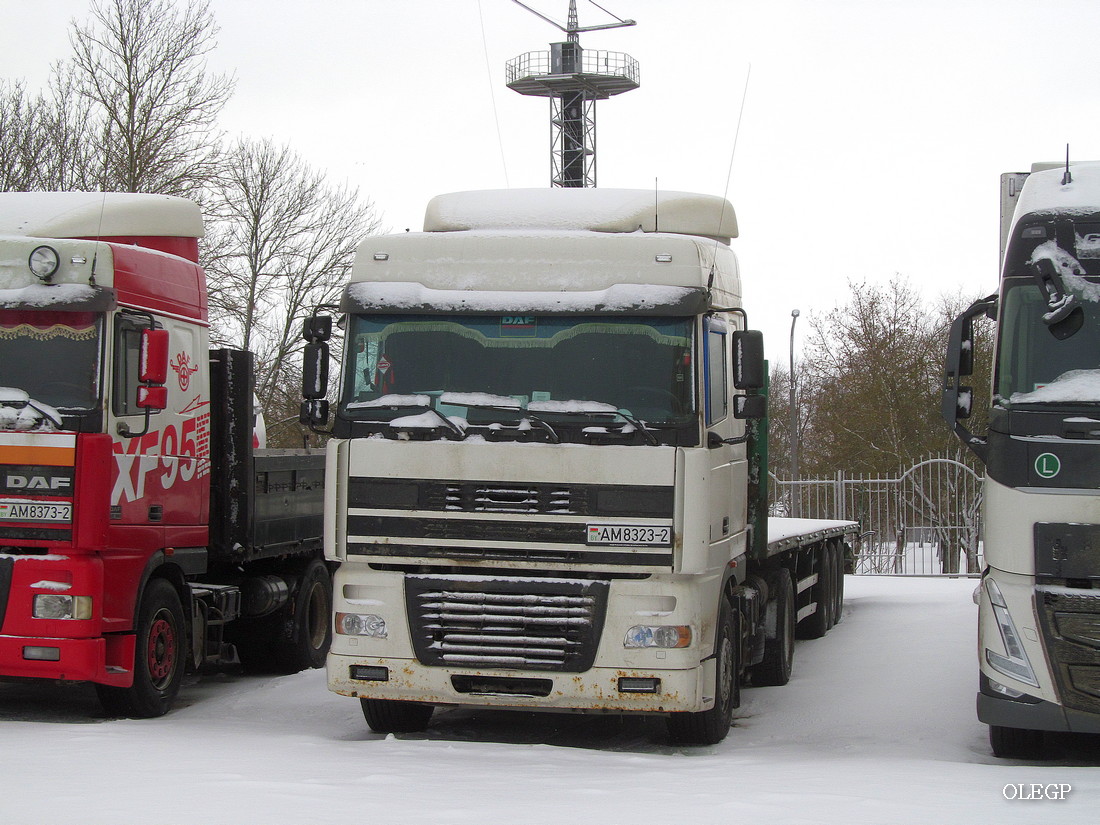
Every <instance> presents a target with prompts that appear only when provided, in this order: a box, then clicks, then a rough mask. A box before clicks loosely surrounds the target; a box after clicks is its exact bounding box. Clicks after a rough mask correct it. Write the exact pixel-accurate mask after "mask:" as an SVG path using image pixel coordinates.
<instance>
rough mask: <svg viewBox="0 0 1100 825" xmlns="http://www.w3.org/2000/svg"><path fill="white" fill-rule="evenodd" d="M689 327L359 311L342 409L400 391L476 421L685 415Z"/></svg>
mask: <svg viewBox="0 0 1100 825" xmlns="http://www.w3.org/2000/svg"><path fill="white" fill-rule="evenodd" d="M692 328H693V325H692V319H690V318H649V317H624V316H551V315H522V316H520V315H504V316H501V315H497V316H446V315H432V316H429V315H368V316H354V317H352V318H351V320H350V325H349V329H348V337H347V348H348V354H347V357H346V359H345V363H346V373H345V376H344V385H343V386H344V389H343V399H342V401H343V404H342V408H343V412H344V413H345V414H346V415H348V416H349V417H352V418H361V419H370V418H372V417H374V416H375V413H374V411H376V410H378V409H380V408H381V407H384V406H395V405H400V403H401V400H402V399H403V398H404V399H406V400H407V401H406V403H407V406H409V407H410V408H414V409H415V408H423V407H424V406H431V407H432V408H433V409H434V410H437V411H439V412H442V413H444V414H445V415H447V416H455V417H458V418H461V419H464V420H465V421H467V422H468V423H470V424H474V423H475V422H476V421H479V420H483V421H491V420H494V419H496V420H500V419H501V418H502V416H503V417H508V416H509V415H510V417H512V418H516V417H518V416H521V415H522V414H525V413H527V412H530V413H531V417H532V418H537V419H547V418H550V419H554V420H553V421H552V422H551V423H550V426H551V427H553V428H559V425H560V422H561V420H562V417H569V416H574V417H584V416H596V417H601V416H602V417H604V418H607V419H608V423H615V422H617V424H618V425H622V424H623V422H624V420H630V419H633V420H637V421H639V422H645V423H646V424H648V425H657V426H659V425H666V424H671V425H675V424H685V423H688V422H691V421H693V420H694V389H693V379H692V361H691V344H692V340H691V335H692ZM509 410H511V413H509V412H508V411H509ZM619 413H622V414H625V416H626V419H624V416H623V415H621V414H619ZM430 420H431V419H430V418H429V419H428V421H429V422H430ZM589 423H591V422H589Z"/></svg>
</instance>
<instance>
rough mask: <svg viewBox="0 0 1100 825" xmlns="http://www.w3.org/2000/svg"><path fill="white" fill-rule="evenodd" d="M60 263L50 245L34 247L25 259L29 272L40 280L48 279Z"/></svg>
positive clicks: (58, 257) (55, 251)
mask: <svg viewBox="0 0 1100 825" xmlns="http://www.w3.org/2000/svg"><path fill="white" fill-rule="evenodd" d="M60 265H61V258H60V256H59V255H58V254H57V250H56V249H54V248H53V247H52V246H39V247H36V248H35V249H34V251H32V252H31V256H30V257H29V258H28V259H27V266H29V267H30V268H31V272H32V273H33V274H34V276H35V277H36V278H38V279H39V280H42V281H48V280H50V278H52V277H53V275H54V273H55V272H57V267H58V266H60Z"/></svg>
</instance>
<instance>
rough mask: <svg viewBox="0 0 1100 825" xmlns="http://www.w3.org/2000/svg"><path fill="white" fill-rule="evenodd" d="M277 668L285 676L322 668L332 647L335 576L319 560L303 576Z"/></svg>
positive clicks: (289, 614) (279, 648)
mask: <svg viewBox="0 0 1100 825" xmlns="http://www.w3.org/2000/svg"><path fill="white" fill-rule="evenodd" d="M283 619H284V621H283V633H282V637H281V638H280V639H279V640H278V641H277V642H276V644H275V649H274V655H275V665H276V667H277V668H278V669H279V670H281V671H282V672H284V673H297V672H298V671H300V670H307V669H309V668H315V667H323V666H324V664H325V656H327V655H328V649H329V645H330V644H331V643H332V576H331V575H330V574H329V572H328V568H327V567H325V563H324V562H323V561H321V560H320V559H314V560H313V561H311V562H310V563H309V565H308V566H307V567H306V569H305V571H304V572H303V573H302V577H301V579H300V580H299V582H298V592H297V596H295V598H294V601H293V607H292V609H291V610H288V611H287V614H286V615H285V616H284V617H283Z"/></svg>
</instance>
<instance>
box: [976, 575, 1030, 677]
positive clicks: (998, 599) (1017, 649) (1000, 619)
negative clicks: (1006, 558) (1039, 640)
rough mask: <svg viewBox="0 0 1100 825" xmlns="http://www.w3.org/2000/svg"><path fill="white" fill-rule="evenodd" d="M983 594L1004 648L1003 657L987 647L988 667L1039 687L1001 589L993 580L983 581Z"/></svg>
mask: <svg viewBox="0 0 1100 825" xmlns="http://www.w3.org/2000/svg"><path fill="white" fill-rule="evenodd" d="M985 592H986V594H987V595H988V596H989V603H990V604H991V605H992V606H993V617H994V619H996V621H997V627H998V629H999V630H1000V631H1001V641H1002V642H1003V643H1004V646H1005V653H1007V654H1008V655H1007V656H1006V655H1003V654H1001V653H997V652H996V651H994V650H990V649H989V648H988V647H987V648H986V649H985V660H986V661H987V662H989V666H990V667H992V668H993V669H994V670H996V671H998V672H999V673H1003V674H1004V675H1005V676H1011V677H1012V678H1013V679H1018V680H1019V681H1021V682H1026V683H1027V684H1029V685H1032V686H1034V687H1039V682H1038V680H1037V679H1036V678H1035V671H1034V670H1033V669H1032V667H1031V662H1030V661H1029V660H1028V658H1027V653H1025V652H1024V645H1023V643H1022V642H1021V641H1020V634H1019V633H1018V632H1017V631H1016V624H1015V623H1014V622H1013V621H1012V616H1011V615H1010V614H1009V612H1008V603H1007V602H1005V597H1004V596H1003V595H1001V589H1000V588H999V587H997V583H996V582H995V581H993V579H990V578H987V579H986V580H985Z"/></svg>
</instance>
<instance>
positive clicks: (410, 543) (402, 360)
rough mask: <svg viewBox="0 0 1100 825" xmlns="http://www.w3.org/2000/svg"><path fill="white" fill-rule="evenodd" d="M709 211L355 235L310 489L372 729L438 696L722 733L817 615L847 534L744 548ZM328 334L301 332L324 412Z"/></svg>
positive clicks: (314, 404)
mask: <svg viewBox="0 0 1100 825" xmlns="http://www.w3.org/2000/svg"><path fill="white" fill-rule="evenodd" d="M736 235H737V227H736V221H735V217H734V212H733V208H732V206H731V205H730V204H729V202H728V201H727V200H726V199H724V198H716V197H708V196H702V195H690V194H684V193H660V194H659V195H655V194H654V192H651V191H631V190H597V189H548V190H507V191H494V192H466V193H457V194H451V195H444V196H440V197H437V198H436V199H434V200H433V201H432V202H431V203H430V205H429V206H428V209H427V213H426V219H425V227H424V231H423V232H420V233H407V234H400V235H391V236H386V237H374V238H370V239H368V240H367V241H365V242H364V243H363V244H362V245H361V246H360V248H359V250H358V255H357V258H356V261H355V265H354V269H353V273H352V278H351V283H350V284H349V285H348V286H347V288H346V290H345V292H344V295H343V299H342V306H341V308H340V309H341V312H342V313H343V322H342V323H344V324H345V325H346V326H345V340H344V356H343V366H342V372H341V379H340V390H339V400H338V403H337V404H336V405H335V411H334V412H335V415H334V424H333V434H334V438H333V439H332V440H331V441H330V442H329V447H328V458H327V478H326V483H327V485H328V486H327V487H326V528H325V529H326V534H325V543H326V553H327V556H328V558H330V559H331V560H333V561H338V562H339V564H340V566H339V570H338V573H337V576H336V580H335V601H334V607H335V611H336V612H335V619H334V621H335V634H334V642H333V645H332V648H331V654H330V655H329V657H328V664H327V668H328V683H329V687H330V689H331V690H333V691H335V692H337V693H340V694H344V695H347V696H352V697H357V698H359V699H360V700H361V702H362V706H363V711H364V715H365V717H366V720H367V722H368V724H369V725H370V727H371V728H372V729H373V730H375V731H411V730H420V729H423V728H425V727H426V726H427V725H428V723H429V720H430V718H431V715H432V712H433V708H434V707H437V706H456V705H467V706H482V707H500V708H528V709H530V708H537V709H547V710H556V711H598V712H638V713H649V714H664V715H666V716H667V717H668V723H669V730H670V733H671V735H672V738H673V739H674V740H675V741H679V742H685V743H714V742H717V741H720V740H721V739H722V738H724V737H725V735H726V734H727V732H728V730H729V728H730V724H731V719H732V716H733V711H734V708H735V707H736V706H737V704H738V697H739V693H738V690H739V686H740V685H741V684H742V682H743V681H746V680H751V682H752V683H753V684H783V683H785V682H786V681H787V679H788V678H789V676H790V669H791V663H792V655H793V639H794V636H795V632H796V627H797V629H798V630H799V631H801V634H802V635H806V636H811V637H816V636H821V635H823V634H824V633H825V632H826V631H827V630H828V629H829V627H830V626H831V625H832V624H833V623H834V622H835V621H836V620H837V619H839V617H840V607H841V601H842V585H843V563H844V560H843V554H844V549H845V541H844V537H845V536H846V535H849V534H852V533H854V532H855V531H856V529H857V525H856V524H854V523H851V522H816V521H799V520H793V519H785V520H777V521H775V522H774V523H773V528H774V532H773V535H772V536H771V537H770V538H769V536H768V534H767V527H766V523H767V516H766V514H767V504H766V500H765V499H766V478H767V476H766V473H767V466H766V430H767V428H766V424H763V419H764V416H765V413H766V398H765V396H764V394H763V389H764V384H765V369H766V368H765V364H764V360H763V353H762V345H761V336H760V334H759V333H758V332H752V331H747V330H746V329H745V326H746V323H745V322H746V316H745V312H744V310H743V309H741V308H740V304H741V288H740V281H739V277H738V270H737V262H736V260H735V258H734V255H733V253H732V252H731V250H730V239H731V238H733V237H735V236H736ZM330 329H331V319H330V318H326V317H316V318H313V319H310V321H309V322H307V324H306V331H305V337H306V339H307V341H308V342H309V343H308V344H307V346H306V359H305V370H304V372H305V393H304V394H305V396H306V398H307V399H308V400H307V401H306V402H305V403H304V404H303V413H302V416H303V420H305V421H307V422H312V423H313V424H314V425H320V424H321V422H324V421H326V420H327V417H328V403H327V401H326V400H324V398H323V396H324V387H325V385H326V382H327V372H326V370H327V367H326V364H327V344H326V343H325V339H326V338H327V337H328V334H329V331H330Z"/></svg>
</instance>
